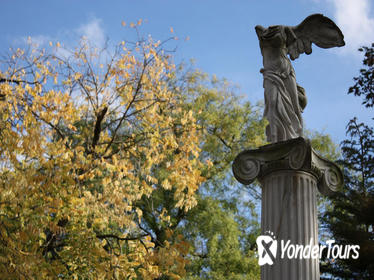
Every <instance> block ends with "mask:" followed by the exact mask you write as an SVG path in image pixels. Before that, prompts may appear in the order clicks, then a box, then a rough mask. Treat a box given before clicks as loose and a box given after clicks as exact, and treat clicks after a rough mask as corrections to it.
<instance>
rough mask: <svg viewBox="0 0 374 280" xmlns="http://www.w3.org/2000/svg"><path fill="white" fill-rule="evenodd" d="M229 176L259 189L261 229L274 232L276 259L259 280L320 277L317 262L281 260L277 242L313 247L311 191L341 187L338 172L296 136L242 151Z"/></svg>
mask: <svg viewBox="0 0 374 280" xmlns="http://www.w3.org/2000/svg"><path fill="white" fill-rule="evenodd" d="M233 172H234V175H235V178H236V179H237V180H238V181H239V182H241V183H243V184H246V185H248V184H250V183H252V182H253V181H254V180H255V179H258V180H259V182H260V183H261V187H262V207H261V231H262V234H266V233H267V232H269V231H270V232H272V233H274V235H275V237H276V240H277V241H278V256H277V258H276V260H275V261H274V264H273V265H268V264H265V265H264V266H262V267H261V279H262V280H273V279H277V280H300V279H303V280H317V279H320V273H319V259H318V258H314V259H313V258H310V259H288V258H284V259H281V258H280V256H279V254H280V251H281V250H280V244H281V240H283V241H284V242H287V241H288V240H290V243H291V244H298V245H304V246H306V245H309V244H310V242H311V245H312V246H313V245H317V244H318V222H317V206H316V205H317V201H316V195H317V189H318V190H319V191H320V192H321V193H323V194H325V195H331V194H332V193H334V192H335V191H337V190H338V189H339V188H340V187H341V186H342V185H343V174H342V172H341V170H340V169H339V167H338V166H337V165H336V164H334V163H333V162H331V161H329V160H327V159H325V158H323V157H321V156H319V155H318V154H317V153H316V152H315V151H314V150H313V149H312V147H311V144H310V142H309V140H307V139H304V138H302V137H299V138H296V139H291V140H287V141H283V142H279V143H275V144H270V145H266V146H262V147H260V148H258V149H255V150H248V151H243V152H242V153H240V154H239V155H238V156H237V157H236V158H235V160H234V163H233Z"/></svg>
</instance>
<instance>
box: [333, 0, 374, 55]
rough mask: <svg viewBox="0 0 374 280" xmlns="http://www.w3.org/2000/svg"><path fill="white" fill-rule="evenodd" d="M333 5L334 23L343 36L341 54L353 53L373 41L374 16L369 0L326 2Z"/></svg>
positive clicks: (335, 0) (334, 0)
mask: <svg viewBox="0 0 374 280" xmlns="http://www.w3.org/2000/svg"><path fill="white" fill-rule="evenodd" d="M328 1H331V2H332V3H333V4H334V9H335V12H334V13H335V14H334V16H335V22H336V24H337V25H338V26H339V28H340V29H341V30H342V32H343V34H344V40H345V42H346V47H344V48H342V51H343V52H350V53H351V52H354V53H355V54H358V52H357V49H358V48H359V47H361V46H363V45H370V44H371V43H372V42H373V41H374V16H373V14H370V13H372V10H371V8H372V7H370V0H328Z"/></svg>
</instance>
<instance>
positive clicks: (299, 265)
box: [261, 170, 319, 280]
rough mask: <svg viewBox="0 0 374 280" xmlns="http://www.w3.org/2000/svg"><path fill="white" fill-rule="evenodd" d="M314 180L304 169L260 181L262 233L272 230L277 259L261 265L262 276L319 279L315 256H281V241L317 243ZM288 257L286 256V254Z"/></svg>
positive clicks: (304, 243) (277, 172)
mask: <svg viewBox="0 0 374 280" xmlns="http://www.w3.org/2000/svg"><path fill="white" fill-rule="evenodd" d="M316 193H317V180H316V177H315V176H314V175H312V174H310V173H307V172H304V171H293V170H289V171H287V170H282V171H276V172H273V173H270V174H269V175H267V176H266V177H265V178H264V179H263V181H262V209H261V228H262V231H263V232H262V234H266V232H267V231H271V232H273V233H274V235H275V236H276V238H277V241H278V250H277V251H278V258H277V260H276V261H275V262H274V264H273V265H264V266H262V267H261V272H262V275H263V276H262V279H303V280H317V279H318V280H319V262H318V259H301V260H300V259H296V260H295V259H288V258H284V259H281V258H280V254H281V240H283V241H288V240H290V244H300V245H301V244H302V245H308V244H309V243H310V241H311V240H312V245H317V244H318V223H317V209H316ZM285 256H286V257H287V255H285Z"/></svg>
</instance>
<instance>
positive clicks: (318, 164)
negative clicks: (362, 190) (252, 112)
mask: <svg viewBox="0 0 374 280" xmlns="http://www.w3.org/2000/svg"><path fill="white" fill-rule="evenodd" d="M232 169H233V173H234V176H235V178H236V179H237V180H238V181H239V182H241V183H242V184H245V185H249V184H250V183H252V182H253V181H254V180H255V179H256V178H258V179H259V181H260V182H261V181H262V180H263V178H264V177H265V176H266V175H267V174H270V173H272V172H275V171H281V170H298V171H305V172H308V173H310V174H312V175H313V176H314V177H315V178H316V181H317V187H318V189H319V191H320V192H321V193H322V194H324V195H331V194H333V193H334V192H335V191H336V190H337V189H339V188H340V187H341V186H342V185H343V174H342V172H341V170H340V169H339V167H338V166H337V165H336V164H335V163H333V162H331V161H329V160H327V159H325V158H323V157H321V156H320V155H318V154H317V153H316V152H315V151H314V150H313V149H312V147H311V145H310V142H309V140H307V139H304V138H303V137H299V138H295V139H291V140H287V141H282V142H278V143H275V144H270V145H266V146H262V147H260V148H258V149H255V150H247V151H243V152H241V153H240V154H239V155H238V156H237V157H236V158H235V160H234V163H233V166H232Z"/></svg>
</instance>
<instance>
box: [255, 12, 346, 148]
mask: <svg viewBox="0 0 374 280" xmlns="http://www.w3.org/2000/svg"><path fill="white" fill-rule="evenodd" d="M255 29H256V33H257V37H258V40H259V43H260V48H261V54H262V57H263V65H264V68H262V69H261V71H260V72H261V73H262V74H263V76H264V84H263V86H264V89H265V92H264V97H265V111H264V116H265V117H266V118H267V120H268V121H269V125H268V127H267V128H266V135H267V139H268V141H269V142H271V143H276V142H278V141H284V140H288V139H292V138H297V137H299V136H303V120H302V117H301V113H302V110H303V109H304V108H305V106H306V101H307V99H306V94H305V90H304V89H303V88H302V87H301V86H300V85H298V84H297V83H296V75H295V70H294V69H293V67H292V65H291V61H290V60H289V58H288V56H287V55H289V56H290V58H291V59H292V60H294V59H296V58H298V57H299V55H300V54H302V53H306V54H310V53H312V43H314V44H316V45H317V46H319V47H321V48H332V47H341V46H344V44H345V43H344V36H343V34H342V32H341V31H340V29H339V28H338V27H337V26H336V25H335V23H334V22H333V21H332V20H330V19H329V18H327V17H325V16H323V15H321V14H314V15H311V16H309V17H307V18H306V19H305V20H304V21H303V22H302V23H300V24H299V25H297V26H284V25H275V26H270V27H268V28H264V27H262V26H261V25H257V26H256V27H255Z"/></svg>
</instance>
